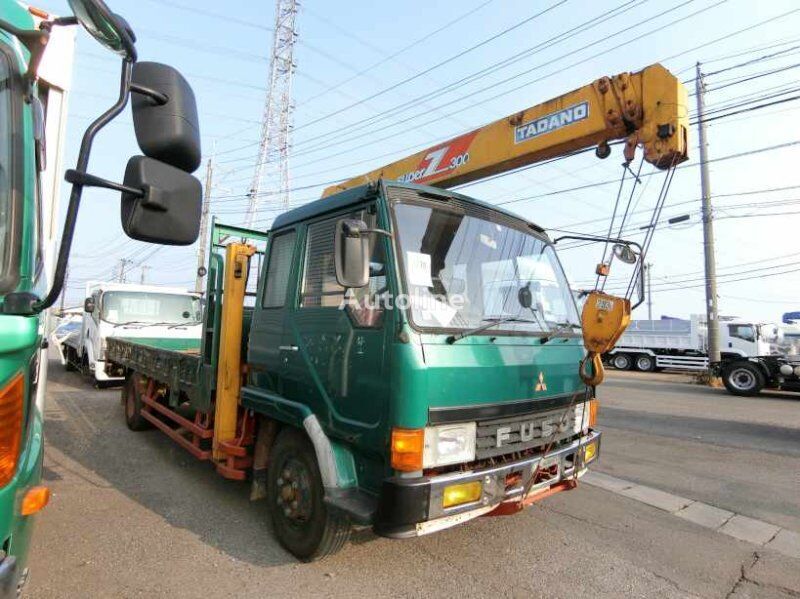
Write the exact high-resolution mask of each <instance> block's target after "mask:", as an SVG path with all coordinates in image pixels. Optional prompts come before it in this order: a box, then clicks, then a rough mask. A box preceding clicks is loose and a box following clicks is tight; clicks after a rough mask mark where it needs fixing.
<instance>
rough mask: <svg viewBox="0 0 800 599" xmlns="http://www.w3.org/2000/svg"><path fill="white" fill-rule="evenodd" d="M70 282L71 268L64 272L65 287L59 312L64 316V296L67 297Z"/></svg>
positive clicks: (62, 288)
mask: <svg viewBox="0 0 800 599" xmlns="http://www.w3.org/2000/svg"><path fill="white" fill-rule="evenodd" d="M68 282H69V267H67V270H66V271H65V272H64V286H63V287H61V305H60V307H59V311H60V312H61V314H62V315H63V314H64V296H66V295H67V283H68Z"/></svg>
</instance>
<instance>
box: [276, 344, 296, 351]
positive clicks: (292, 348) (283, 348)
mask: <svg viewBox="0 0 800 599" xmlns="http://www.w3.org/2000/svg"><path fill="white" fill-rule="evenodd" d="M299 349H300V348H299V347H297V346H296V345H279V346H278V350H279V351H297V350H299Z"/></svg>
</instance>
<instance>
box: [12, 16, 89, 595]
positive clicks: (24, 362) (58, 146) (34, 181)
mask: <svg viewBox="0 0 800 599" xmlns="http://www.w3.org/2000/svg"><path fill="white" fill-rule="evenodd" d="M0 5H1V6H2V11H1V12H2V19H4V20H6V21H8V22H10V23H13V25H15V26H16V27H18V28H20V29H33V28H34V27H35V26H36V24H37V23H38V22H39V21H40V20H41V19H42V17H43V16H44V14H43V13H42V11H39V10H37V9H33V8H31V9H29V8H28V7H26V6H25V5H23V4H21V3H18V2H2V3H0ZM73 50H74V32H73V31H69V30H61V31H58V32H55V33H54V34H53V36H52V38H51V40H50V44H49V45H48V47H47V49H46V50H45V52H44V54H43V56H42V58H41V62H40V63H39V65H38V68H37V70H36V74H37V76H38V79H37V81H36V83H35V84H34V85H31V86H30V87H29V86H27V85H26V81H25V80H24V74H25V73H26V70H27V68H28V66H27V65H28V58H29V53H28V52H27V50H26V49H25V47H24V46H23V45H22V44H20V43H19V40H18V39H16V36H14V35H11V34H10V33H9V32H6V31H3V30H2V29H0V597H5V596H11V595H12V594H13V593H15V592H16V589H17V587H18V586H21V584H22V583H23V582H24V580H25V578H26V575H27V566H26V561H27V559H26V557H27V549H28V545H29V541H30V534H31V531H32V527H33V519H34V514H35V513H36V512H37V511H38V510H39V509H41V507H43V506H44V505H45V504H46V503H47V496H48V492H47V489H46V488H44V487H42V486H40V480H41V468H42V455H43V437H42V418H43V417H42V412H43V410H44V398H45V387H46V379H47V349H46V348H47V341H46V331H47V327H48V324H47V323H48V315H47V313H42V314H38V315H36V316H35V317H28V316H19V315H13V314H8V313H5V310H4V309H3V306H4V304H5V300H6V298H7V297H8V296H9V295H11V294H14V293H41V292H42V291H44V290H46V289H47V287H48V284H49V281H50V280H51V279H52V269H53V264H54V260H53V259H52V258H53V252H52V246H53V245H54V243H55V236H56V231H55V229H56V224H57V220H58V219H57V216H58V194H59V187H60V185H59V183H60V171H61V167H62V152H63V137H64V126H65V120H66V114H67V96H68V89H69V86H70V79H71V72H72V58H73Z"/></svg>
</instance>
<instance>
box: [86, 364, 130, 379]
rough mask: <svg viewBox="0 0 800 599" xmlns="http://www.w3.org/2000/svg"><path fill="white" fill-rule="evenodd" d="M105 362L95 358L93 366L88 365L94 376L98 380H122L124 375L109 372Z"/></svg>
mask: <svg viewBox="0 0 800 599" xmlns="http://www.w3.org/2000/svg"><path fill="white" fill-rule="evenodd" d="M106 364H107V362H106V361H105V360H96V361H95V363H94V368H92V366H91V365H90V367H89V368H90V370H93V373H94V378H95V379H96V380H97V381H100V382H103V383H105V382H109V381H122V380H125V377H124V376H114V375H111V374H109V373H108V372H107V371H108V368H107V367H106Z"/></svg>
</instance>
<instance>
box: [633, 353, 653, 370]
mask: <svg viewBox="0 0 800 599" xmlns="http://www.w3.org/2000/svg"><path fill="white" fill-rule="evenodd" d="M655 369H656V359H655V358H654V357H653V356H651V355H649V354H639V355H638V356H636V370H640V371H642V372H653V371H654V370H655Z"/></svg>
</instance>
